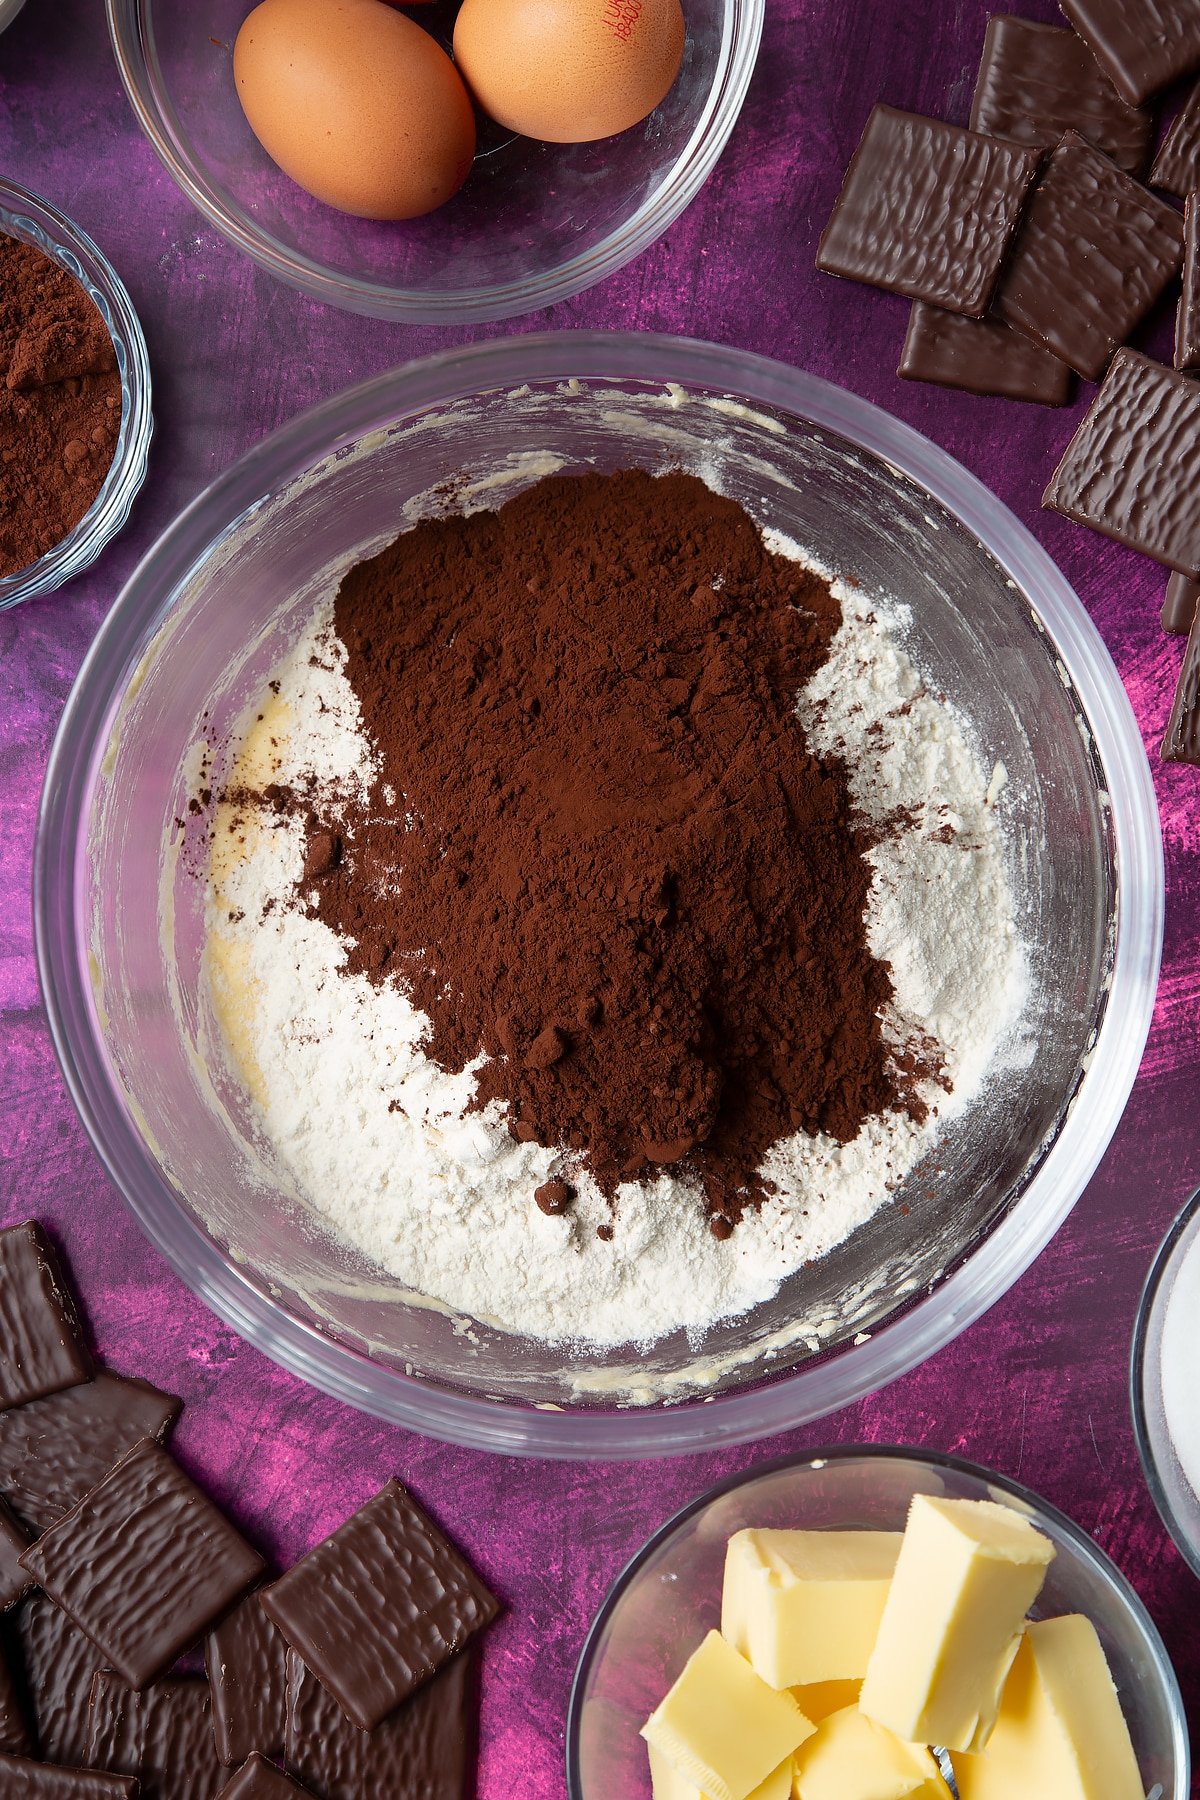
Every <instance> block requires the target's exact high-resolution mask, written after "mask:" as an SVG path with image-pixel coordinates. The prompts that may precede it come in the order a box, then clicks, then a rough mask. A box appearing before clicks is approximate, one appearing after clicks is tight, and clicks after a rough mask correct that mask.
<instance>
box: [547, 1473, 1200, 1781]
mask: <svg viewBox="0 0 1200 1800" xmlns="http://www.w3.org/2000/svg"><path fill="white" fill-rule="evenodd" d="M914 1494H936V1495H940V1496H944V1497H945V1498H948V1499H954V1500H993V1501H996V1502H998V1503H999V1504H1000V1505H1001V1506H1011V1507H1012V1508H1013V1510H1014V1511H1015V1512H1018V1513H1020V1514H1021V1515H1022V1517H1024V1518H1027V1519H1029V1520H1031V1521H1032V1523H1033V1524H1034V1525H1036V1526H1037V1528H1038V1530H1039V1531H1044V1532H1045V1534H1046V1536H1047V1537H1048V1538H1049V1539H1050V1540H1051V1542H1052V1543H1053V1545H1054V1549H1055V1556H1054V1560H1053V1562H1052V1563H1051V1564H1050V1567H1049V1570H1048V1572H1047V1575H1046V1580H1045V1584H1044V1586H1043V1588H1042V1591H1041V1593H1040V1594H1039V1596H1038V1599H1037V1602H1036V1604H1035V1606H1034V1607H1033V1616H1034V1617H1035V1618H1053V1617H1055V1616H1056V1615H1059V1614H1062V1613H1076V1612H1079V1613H1085V1614H1086V1615H1087V1617H1088V1618H1089V1619H1090V1620H1091V1621H1092V1623H1093V1625H1094V1626H1095V1627H1096V1630H1097V1632H1098V1633H1099V1635H1100V1642H1101V1644H1102V1645H1103V1647H1104V1654H1105V1657H1106V1658H1107V1660H1108V1666H1109V1669H1110V1670H1111V1672H1112V1677H1113V1681H1114V1683H1115V1685H1116V1689H1117V1695H1118V1697H1119V1699H1120V1702H1121V1709H1122V1711H1123V1712H1124V1714H1125V1720H1126V1723H1127V1724H1128V1726H1129V1734H1130V1737H1131V1738H1132V1739H1133V1748H1134V1754H1135V1755H1136V1757H1137V1760H1138V1767H1139V1769H1140V1771H1141V1777H1142V1781H1143V1783H1144V1784H1145V1791H1146V1793H1148V1794H1153V1795H1154V1796H1155V1800H1189V1795H1190V1792H1191V1787H1190V1772H1189V1771H1190V1756H1189V1750H1188V1734H1187V1722H1186V1719H1185V1717H1184V1710H1183V1700H1182V1697H1181V1695H1180V1692H1179V1683H1178V1681H1177V1680H1176V1678H1175V1672H1174V1670H1173V1669H1172V1667H1171V1662H1170V1659H1169V1657H1168V1656H1167V1652H1166V1649H1165V1647H1164V1645H1163V1641H1162V1639H1161V1638H1160V1637H1159V1635H1158V1632H1157V1631H1156V1630H1155V1627H1154V1623H1153V1621H1152V1620H1151V1618H1150V1615H1149V1613H1148V1612H1147V1611H1146V1609H1145V1607H1144V1606H1143V1605H1142V1603H1141V1601H1140V1600H1139V1599H1138V1597H1137V1595H1136V1594H1135V1593H1134V1591H1133V1589H1132V1588H1131V1587H1130V1585H1129V1583H1128V1582H1127V1581H1126V1580H1125V1577H1124V1576H1123V1575H1122V1574H1121V1572H1120V1570H1119V1569H1118V1568H1117V1567H1116V1565H1115V1564H1114V1563H1112V1562H1110V1561H1109V1559H1108V1557H1107V1556H1105V1554H1104V1552H1103V1551H1102V1550H1098V1549H1097V1548H1096V1546H1095V1544H1094V1543H1092V1541H1091V1539H1090V1538H1089V1537H1088V1535H1087V1533H1086V1532H1084V1531H1081V1530H1080V1529H1079V1527H1078V1525H1074V1524H1072V1522H1071V1520H1070V1519H1068V1518H1066V1517H1065V1515H1064V1514H1062V1513H1060V1512H1059V1511H1058V1510H1057V1509H1056V1508H1055V1507H1053V1506H1051V1505H1050V1504H1049V1503H1048V1502H1047V1501H1045V1500H1040V1499H1039V1498H1038V1497H1037V1495H1036V1494H1033V1493H1031V1492H1030V1491H1029V1489H1028V1488H1025V1487H1022V1486H1021V1485H1020V1483H1019V1482H1016V1481H1009V1480H1007V1479H1006V1478H1005V1477H1004V1476H1003V1475H993V1474H990V1473H989V1472H988V1471H987V1470H986V1469H980V1468H977V1467H976V1466H975V1464H974V1463H968V1462H960V1461H959V1460H958V1458H957V1457H952V1456H938V1455H935V1454H931V1453H930V1452H928V1451H916V1450H906V1449H903V1448H896V1449H893V1448H890V1447H888V1446H877V1445H870V1446H862V1447H854V1446H844V1447H839V1448H837V1449H833V1450H817V1451H810V1452H807V1453H806V1454H805V1455H804V1456H803V1457H797V1458H789V1459H788V1460H787V1461H785V1462H775V1463H764V1464H761V1465H760V1466H759V1467H758V1468H756V1469H751V1470H750V1471H749V1473H748V1474H742V1475H736V1476H734V1477H733V1478H732V1479H731V1480H729V1481H725V1482H723V1483H722V1484H721V1485H720V1486H719V1487H716V1488H713V1489H712V1491H711V1492H710V1493H707V1494H704V1495H702V1496H701V1498H700V1499H699V1500H694V1501H693V1502H692V1503H691V1505H690V1506H685V1507H684V1508H683V1510H682V1512H679V1513H676V1515H675V1517H674V1518H673V1519H670V1520H668V1522H667V1524H665V1525H664V1526H663V1527H662V1530H661V1531H657V1532H655V1534H654V1536H653V1537H652V1538H651V1539H650V1541H649V1543H648V1544H646V1546H645V1547H644V1549H642V1550H639V1551H638V1554H637V1555H636V1556H635V1557H634V1559H633V1561H632V1562H631V1563H630V1564H629V1566H628V1567H627V1568H626V1569H625V1570H624V1571H623V1573H622V1574H621V1575H620V1576H618V1578H617V1580H616V1581H615V1582H614V1584H613V1587H612V1590H611V1592H610V1593H609V1596H608V1598H607V1599H606V1600H605V1602H604V1605H603V1606H602V1607H601V1609H600V1612H599V1614H598V1615H597V1618H596V1622H595V1624H594V1625H593V1626H592V1629H591V1632H590V1633H589V1635H588V1639H587V1643H586V1644H585V1645H584V1649H583V1654H582V1656H581V1657H580V1659H579V1668H578V1670H577V1672H576V1676H575V1685H574V1688H573V1690H572V1693H571V1708H570V1713H569V1715H568V1720H567V1792H568V1796H569V1800H609V1797H610V1796H611V1795H614V1794H619V1795H620V1796H621V1800H650V1777H649V1772H648V1769H647V1766H646V1746H645V1744H644V1743H643V1741H642V1739H641V1738H640V1737H639V1736H638V1728H639V1726H641V1725H642V1724H643V1723H644V1721H645V1719H646V1718H647V1716H648V1714H649V1713H650V1712H651V1711H652V1710H653V1708H654V1707H655V1706H657V1705H658V1702H659V1701H660V1700H661V1699H662V1697H663V1695H664V1694H665V1693H666V1691H667V1689H668V1688H669V1687H670V1685H671V1683H672V1682H673V1681H674V1680H675V1677H676V1676H677V1675H678V1674H679V1671H680V1670H681V1669H682V1667H683V1665H684V1663H685V1662H686V1661H687V1658H688V1656H689V1655H690V1654H691V1652H692V1651H693V1650H694V1649H695V1647H696V1645H697V1644H698V1643H699V1642H700V1639H701V1638H702V1637H703V1636H704V1634H705V1633H706V1632H707V1631H710V1630H713V1629H715V1628H717V1627H718V1626H719V1625H720V1618H721V1574H722V1570H723V1567H724V1562H725V1545H726V1543H727V1541H728V1539H729V1537H730V1536H731V1535H732V1533H733V1532H735V1531H741V1530H742V1529H743V1528H745V1527H747V1526H767V1527H771V1528H778V1529H784V1530H787V1529H795V1528H797V1527H800V1528H803V1529H806V1530H828V1531H845V1530H858V1529H866V1530H873V1531H902V1530H903V1529H904V1521H905V1518H906V1516H907V1514H908V1505H909V1501H910V1500H911V1499H912V1496H913V1495H914Z"/></svg>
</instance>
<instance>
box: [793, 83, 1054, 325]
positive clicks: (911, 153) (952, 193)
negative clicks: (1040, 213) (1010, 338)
mask: <svg viewBox="0 0 1200 1800" xmlns="http://www.w3.org/2000/svg"><path fill="white" fill-rule="evenodd" d="M1040 160H1041V154H1040V152H1039V151H1037V150H1033V149H1030V148H1029V146H1028V145H1024V144H1010V143H1006V142H1005V141H1004V140H1003V139H1001V138H995V137H985V136H984V135H983V134H982V133H981V132H977V131H964V130H963V128H962V126H961V125H946V124H944V123H943V122H942V120H941V119H925V118H921V117H920V116H919V115H918V114H916V113H905V112H897V111H896V109H895V108H894V107H891V106H877V107H876V108H875V110H874V111H873V112H872V114H871V116H870V118H869V119H868V120H867V125H866V130H865V131H864V132H863V136H862V142H861V143H860V144H859V146H858V149H857V150H856V151H855V152H854V156H853V158H852V159H851V162H850V167H849V168H848V169H847V170H846V176H845V180H844V181H843V183H842V191H841V194H840V195H839V196H838V201H837V205H836V206H835V207H834V209H833V212H832V214H831V215H830V219H829V223H828V225H826V227H825V230H824V233H823V235H822V237H821V242H820V244H819V245H818V247H817V267H818V268H819V269H824V270H825V272H826V273H827V274H829V275H844V276H846V277H847V279H848V280H850V281H865V282H867V283H868V284H869V285H870V286H871V287H880V288H886V289H888V291H889V292H891V293H895V294H907V295H908V297H909V299H910V300H927V301H928V302H929V303H930V305H932V306H944V307H946V308H948V310H949V311H951V312H959V313H966V314H968V315H969V316H971V317H973V318H981V317H982V316H983V314H984V313H985V312H986V311H987V308H988V302H989V301H990V299H991V297H992V293H993V290H994V289H995V286H996V281H997V278H998V277H999V274H1000V265H1001V262H1002V261H1003V259H1004V253H1005V251H1006V250H1007V248H1008V245H1009V240H1010V239H1011V237H1012V235H1013V232H1014V231H1015V230H1016V226H1017V221H1018V219H1019V218H1020V214H1021V207H1022V204H1023V203H1024V200H1025V195H1026V192H1027V191H1028V188H1029V185H1030V183H1031V182H1032V180H1033V178H1034V176H1035V174H1036V173H1037V168H1038V163H1039V162H1040Z"/></svg>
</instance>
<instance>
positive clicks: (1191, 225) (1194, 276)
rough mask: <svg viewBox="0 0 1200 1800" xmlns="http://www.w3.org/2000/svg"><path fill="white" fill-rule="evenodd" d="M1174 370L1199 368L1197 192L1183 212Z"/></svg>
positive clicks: (1199, 233)
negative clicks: (1181, 272)
mask: <svg viewBox="0 0 1200 1800" xmlns="http://www.w3.org/2000/svg"><path fill="white" fill-rule="evenodd" d="M1175 367H1176V368H1177V369H1200V193H1191V194H1189V195H1188V197H1187V204H1186V205H1185V207H1184V209H1183V291H1182V293H1181V294H1180V296H1179V304H1178V305H1177V307H1176V308H1175Z"/></svg>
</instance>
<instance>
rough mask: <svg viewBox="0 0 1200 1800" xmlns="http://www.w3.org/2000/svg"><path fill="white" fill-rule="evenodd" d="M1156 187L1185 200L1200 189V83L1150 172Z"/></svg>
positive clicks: (1188, 98)
mask: <svg viewBox="0 0 1200 1800" xmlns="http://www.w3.org/2000/svg"><path fill="white" fill-rule="evenodd" d="M1150 180H1151V183H1152V184H1153V186H1155V187H1160V188H1166V190H1167V192H1168V194H1178V196H1179V198H1180V199H1181V200H1182V199H1183V197H1184V195H1185V194H1190V193H1191V191H1192V189H1193V188H1194V187H1200V81H1198V82H1197V83H1196V85H1195V87H1194V88H1192V89H1191V91H1190V92H1189V94H1188V97H1187V99H1186V100H1185V101H1184V103H1183V105H1182V107H1181V108H1180V109H1179V112H1178V113H1177V114H1176V116H1175V118H1174V119H1173V120H1172V122H1171V128H1170V130H1169V131H1168V132H1167V135H1166V137H1165V138H1164V139H1163V141H1162V143H1161V144H1160V145H1159V147H1158V155H1157V156H1156V157H1155V158H1154V163H1153V166H1152V168H1151V170H1150Z"/></svg>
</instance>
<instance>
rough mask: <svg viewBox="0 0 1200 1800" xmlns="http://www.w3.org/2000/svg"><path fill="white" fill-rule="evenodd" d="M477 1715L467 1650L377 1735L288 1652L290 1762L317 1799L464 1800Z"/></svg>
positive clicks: (377, 1729) (471, 1657)
mask: <svg viewBox="0 0 1200 1800" xmlns="http://www.w3.org/2000/svg"><path fill="white" fill-rule="evenodd" d="M476 1714H477V1708H476V1701H475V1670H474V1655H473V1653H472V1652H471V1651H470V1650H467V1651H464V1652H463V1654H462V1655H461V1656H456V1657H455V1658H454V1660H453V1661H452V1662H450V1663H448V1664H447V1665H446V1667H445V1668H444V1669H442V1670H441V1672H440V1673H439V1674H437V1675H435V1676H434V1678H433V1680H432V1681H428V1682H426V1684H425V1686H424V1687H423V1688H422V1689H421V1690H420V1692H419V1693H417V1694H414V1695H413V1697H412V1699H411V1700H406V1701H405V1702H404V1705H403V1706H401V1707H399V1708H398V1709H397V1711H396V1712H394V1713H393V1714H392V1715H391V1717H390V1718H387V1719H385V1720H384V1721H383V1723H382V1725H377V1726H376V1727H375V1730H374V1731H359V1729H358V1727H357V1726H356V1725H352V1724H351V1723H350V1721H349V1719H348V1718H347V1717H346V1715H345V1713H344V1712H343V1711H342V1709H341V1707H340V1706H339V1705H338V1703H337V1701H336V1700H335V1699H334V1698H333V1696H332V1694H330V1693H329V1692H328V1691H327V1690H326V1689H325V1688H324V1687H323V1686H322V1685H321V1683H320V1682H319V1681H318V1680H317V1678H316V1676H315V1675H313V1674H311V1673H310V1672H309V1670H308V1669H306V1668H305V1666H304V1664H303V1662H301V1660H300V1658H299V1657H298V1656H297V1655H296V1653H295V1651H294V1650H289V1651H288V1740H287V1764H288V1767H289V1768H290V1769H294V1770H295V1772H296V1774H297V1775H298V1776H299V1777H300V1779H301V1781H302V1782H303V1783H304V1785H305V1787H307V1788H311V1789H312V1791H313V1793H314V1794H315V1795H316V1796H317V1800H466V1796H467V1793H468V1783H469V1781H470V1777H471V1772H472V1768H473V1765H474V1760H475V1736H476ZM614 1800H615V1797H614Z"/></svg>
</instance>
